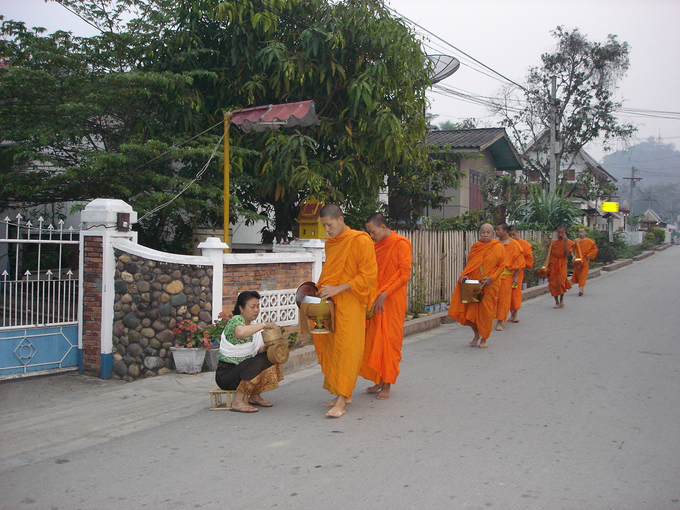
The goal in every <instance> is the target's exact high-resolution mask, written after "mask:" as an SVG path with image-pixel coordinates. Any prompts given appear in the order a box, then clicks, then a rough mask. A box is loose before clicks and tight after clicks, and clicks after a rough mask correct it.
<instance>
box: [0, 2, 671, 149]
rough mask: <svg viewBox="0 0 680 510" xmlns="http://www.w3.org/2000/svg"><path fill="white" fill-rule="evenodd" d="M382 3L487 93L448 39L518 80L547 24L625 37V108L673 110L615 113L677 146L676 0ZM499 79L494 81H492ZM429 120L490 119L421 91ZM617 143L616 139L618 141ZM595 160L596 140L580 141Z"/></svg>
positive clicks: (496, 84)
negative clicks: (433, 117)
mask: <svg viewBox="0 0 680 510" xmlns="http://www.w3.org/2000/svg"><path fill="white" fill-rule="evenodd" d="M388 3H389V5H390V6H391V7H392V8H393V9H394V10H396V11H397V12H398V13H399V14H401V15H403V16H404V17H405V18H408V19H410V20H412V21H414V22H416V23H417V24H419V25H421V26H422V27H423V28H425V29H426V30H428V31H430V32H432V33H434V34H435V36H437V37H439V38H441V39H443V40H444V41H446V42H442V41H441V40H439V39H437V38H436V37H434V36H432V35H428V38H429V39H430V41H429V42H428V43H427V52H428V53H430V54H434V53H444V54H449V55H453V56H455V57H458V58H459V59H460V60H461V61H462V62H463V64H464V65H462V66H461V68H460V69H459V70H458V72H457V73H456V74H454V75H452V76H451V77H449V78H447V79H446V80H444V81H443V82H442V85H445V86H447V87H451V88H456V89H460V90H462V91H465V92H466V93H470V94H473V95H481V96H493V95H495V94H496V93H497V92H498V91H499V89H500V88H501V86H502V85H503V83H504V82H503V80H502V79H495V78H491V77H488V76H485V75H483V74H481V73H479V72H477V71H475V70H473V69H472V68H471V67H470V66H468V65H465V64H466V63H467V62H470V61H469V59H467V58H466V57H465V56H463V55H461V54H459V53H458V51H456V50H455V49H454V48H452V47H451V46H448V45H447V44H446V43H449V44H451V45H453V46H455V47H456V48H458V49H459V50H462V51H463V52H465V53H467V54H468V55H470V56H471V57H474V58H475V59H477V60H479V61H481V62H482V63H483V64H485V65H487V66H489V67H490V68H492V69H494V70H495V71H497V72H499V73H501V74H502V75H504V76H506V77H507V78H509V79H511V80H513V81H515V82H518V83H523V81H524V77H525V76H526V72H527V69H528V67H529V66H532V65H539V64H540V56H541V54H542V53H544V52H546V51H550V50H551V48H552V47H553V46H554V44H555V42H554V39H553V38H552V36H551V35H550V30H552V29H554V28H555V27H556V26H557V25H563V26H564V27H565V28H568V29H573V28H579V29H580V30H581V32H583V33H584V34H586V35H587V36H588V38H589V39H590V40H596V41H600V42H604V41H605V39H606V37H607V35H608V34H615V35H617V36H618V38H619V40H620V41H626V42H628V44H629V45H630V61H631V67H630V70H629V71H628V73H627V75H626V77H625V78H624V79H623V80H622V81H621V83H620V87H619V96H620V98H622V99H623V100H624V101H625V103H624V106H625V107H628V108H635V109H644V110H658V111H667V112H675V113H676V115H673V117H674V118H673V119H661V118H655V117H640V116H626V115H621V119H620V120H621V121H623V122H632V123H634V124H635V125H637V126H638V128H639V130H638V133H637V135H636V139H635V140H633V143H635V141H639V140H646V139H647V138H648V137H650V136H653V137H659V136H661V138H662V140H663V141H664V142H669V143H673V144H675V145H676V147H678V146H680V120H678V119H680V114H678V112H680V93H679V90H678V89H679V88H680V29H678V24H679V23H680V0H644V1H643V0H589V1H582V0H564V1H555V0H475V1H474V2H472V1H468V2H460V1H459V2H456V1H452V0H415V1H414V0H388ZM0 14H2V15H4V16H5V19H15V20H21V21H25V22H26V23H27V24H28V25H29V26H43V27H45V28H46V29H47V30H48V32H53V31H55V30H58V29H60V30H71V31H73V32H75V33H76V34H78V35H93V34H94V33H95V31H94V29H93V28H92V27H90V26H89V25H86V24H85V23H84V22H82V21H81V20H79V19H78V18H77V17H75V16H74V15H73V14H71V13H69V12H68V11H67V10H66V9H64V8H63V7H61V6H59V5H58V4H56V3H54V2H48V3H45V2H44V1H43V0H0ZM499 80H500V81H499ZM428 97H429V98H430V99H431V102H432V103H431V112H432V113H434V114H437V115H439V117H437V119H436V120H435V123H438V122H443V121H445V120H451V121H454V122H455V121H458V120H461V119H464V118H467V117H475V118H478V119H482V120H484V121H486V122H490V123H491V124H492V125H493V119H492V118H491V117H490V114H489V113H488V112H487V111H486V109H485V108H484V107H483V106H479V105H475V104H470V103H468V102H465V101H462V100H460V99H455V98H451V97H447V96H443V95H441V94H439V93H436V92H435V91H431V92H430V93H429V94H428ZM619 148H622V147H619ZM588 151H589V152H590V153H591V155H592V156H594V157H595V158H597V159H599V160H601V159H602V157H603V155H604V152H603V151H602V150H601V148H599V147H598V146H590V147H588Z"/></svg>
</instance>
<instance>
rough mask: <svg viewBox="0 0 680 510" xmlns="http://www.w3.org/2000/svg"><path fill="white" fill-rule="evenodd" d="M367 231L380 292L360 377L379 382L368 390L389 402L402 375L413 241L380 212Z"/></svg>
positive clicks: (370, 222) (373, 215)
mask: <svg viewBox="0 0 680 510" xmlns="http://www.w3.org/2000/svg"><path fill="white" fill-rule="evenodd" d="M366 232H368V234H369V235H370V236H371V239H373V242H374V243H375V257H376V260H377V262H378V290H377V291H376V297H375V301H374V302H373V307H372V308H371V312H372V316H371V318H370V319H369V321H368V329H367V331H366V347H365V348H364V358H363V361H362V362H361V368H359V375H360V376H361V377H364V378H366V379H370V380H371V381H373V382H374V383H375V385H373V386H370V387H369V388H366V391H367V392H368V393H375V392H377V393H378V395H377V398H378V399H379V400H386V399H388V398H390V388H391V387H392V385H393V384H394V383H396V382H397V376H398V375H399V362H400V361H401V345H402V343H403V341H404V318H405V316H406V306H407V298H406V284H407V283H408V281H409V279H410V278H411V260H412V255H411V241H409V240H408V239H407V238H405V237H403V236H400V235H399V234H397V233H396V232H394V231H393V230H390V228H389V227H388V226H387V222H386V221H385V217H384V216H383V215H382V214H380V213H373V214H371V215H370V216H369V217H368V219H367V220H366Z"/></svg>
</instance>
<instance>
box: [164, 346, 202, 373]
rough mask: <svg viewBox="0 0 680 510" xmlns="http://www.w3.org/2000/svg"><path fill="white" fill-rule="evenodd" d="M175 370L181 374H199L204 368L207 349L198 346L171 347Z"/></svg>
mask: <svg viewBox="0 0 680 510" xmlns="http://www.w3.org/2000/svg"><path fill="white" fill-rule="evenodd" d="M170 351H171V352H172V358H173V360H174V362H175V370H177V372H178V373H180V374H197V373H199V372H200V371H201V368H203V362H204V361H205V349H199V348H198V347H170Z"/></svg>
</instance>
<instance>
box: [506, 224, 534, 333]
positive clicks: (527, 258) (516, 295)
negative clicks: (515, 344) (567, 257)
mask: <svg viewBox="0 0 680 510" xmlns="http://www.w3.org/2000/svg"><path fill="white" fill-rule="evenodd" d="M508 234H510V237H512V238H513V239H514V240H515V241H517V242H518V243H519V245H520V246H521V247H522V251H523V252H524V269H520V270H519V278H518V279H517V285H513V287H512V296H511V297H510V322H519V319H518V318H517V311H518V310H519V309H520V308H522V283H523V282H524V271H525V270H526V269H531V268H532V267H533V266H534V247H533V246H532V245H531V243H530V242H529V241H527V240H525V239H522V238H521V237H520V236H519V230H517V227H516V226H515V225H510V228H508Z"/></svg>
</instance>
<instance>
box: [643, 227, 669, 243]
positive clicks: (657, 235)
mask: <svg viewBox="0 0 680 510" xmlns="http://www.w3.org/2000/svg"><path fill="white" fill-rule="evenodd" d="M650 233H651V234H652V235H653V236H654V244H661V243H663V242H664V241H665V240H666V231H665V230H664V229H662V228H659V227H652V228H650V229H649V232H647V234H650ZM647 234H645V236H646V235H647Z"/></svg>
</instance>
